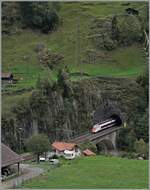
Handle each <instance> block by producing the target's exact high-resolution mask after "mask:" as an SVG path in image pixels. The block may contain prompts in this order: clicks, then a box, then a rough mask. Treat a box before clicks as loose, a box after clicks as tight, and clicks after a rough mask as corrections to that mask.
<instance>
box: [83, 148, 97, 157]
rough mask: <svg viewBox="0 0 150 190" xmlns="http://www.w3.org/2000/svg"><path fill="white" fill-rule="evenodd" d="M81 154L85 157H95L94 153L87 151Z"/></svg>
mask: <svg viewBox="0 0 150 190" xmlns="http://www.w3.org/2000/svg"><path fill="white" fill-rule="evenodd" d="M83 154H84V155H86V156H95V155H96V154H95V153H94V152H92V151H91V150H89V149H86V150H84V151H83Z"/></svg>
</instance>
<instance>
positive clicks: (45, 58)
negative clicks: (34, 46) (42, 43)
mask: <svg viewBox="0 0 150 190" xmlns="http://www.w3.org/2000/svg"><path fill="white" fill-rule="evenodd" d="M38 57H39V61H40V63H41V64H42V65H44V66H48V67H49V68H50V69H56V68H57V67H58V66H59V65H60V63H63V59H64V57H63V55H61V54H58V53H52V52H51V51H49V50H48V49H47V48H45V49H43V50H42V51H40V52H39V53H38Z"/></svg>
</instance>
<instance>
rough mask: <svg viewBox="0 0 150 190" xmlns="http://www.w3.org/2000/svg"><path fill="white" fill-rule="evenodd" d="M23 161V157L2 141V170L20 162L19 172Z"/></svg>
mask: <svg viewBox="0 0 150 190" xmlns="http://www.w3.org/2000/svg"><path fill="white" fill-rule="evenodd" d="M21 161H22V159H21V157H20V156H19V155H18V154H17V153H15V152H14V151H13V150H11V149H10V148H9V147H8V146H6V145H5V144H3V143H1V171H2V170H3V169H5V168H8V167H10V166H11V165H14V164H18V173H19V164H20V162H21Z"/></svg>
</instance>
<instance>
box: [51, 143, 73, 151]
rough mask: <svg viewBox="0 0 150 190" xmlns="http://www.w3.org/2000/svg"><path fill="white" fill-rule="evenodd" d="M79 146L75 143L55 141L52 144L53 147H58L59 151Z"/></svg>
mask: <svg viewBox="0 0 150 190" xmlns="http://www.w3.org/2000/svg"><path fill="white" fill-rule="evenodd" d="M75 146H77V145H76V144H74V143H66V142H54V143H53V144H52V148H53V149H57V150H59V151H64V150H72V149H74V148H75Z"/></svg>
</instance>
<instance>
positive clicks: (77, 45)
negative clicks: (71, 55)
mask: <svg viewBox="0 0 150 190" xmlns="http://www.w3.org/2000/svg"><path fill="white" fill-rule="evenodd" d="M80 33H81V31H80V18H79V16H77V18H76V37H75V38H76V39H75V40H76V42H75V65H76V66H77V67H79V68H80V73H82V72H81V36H80Z"/></svg>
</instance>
